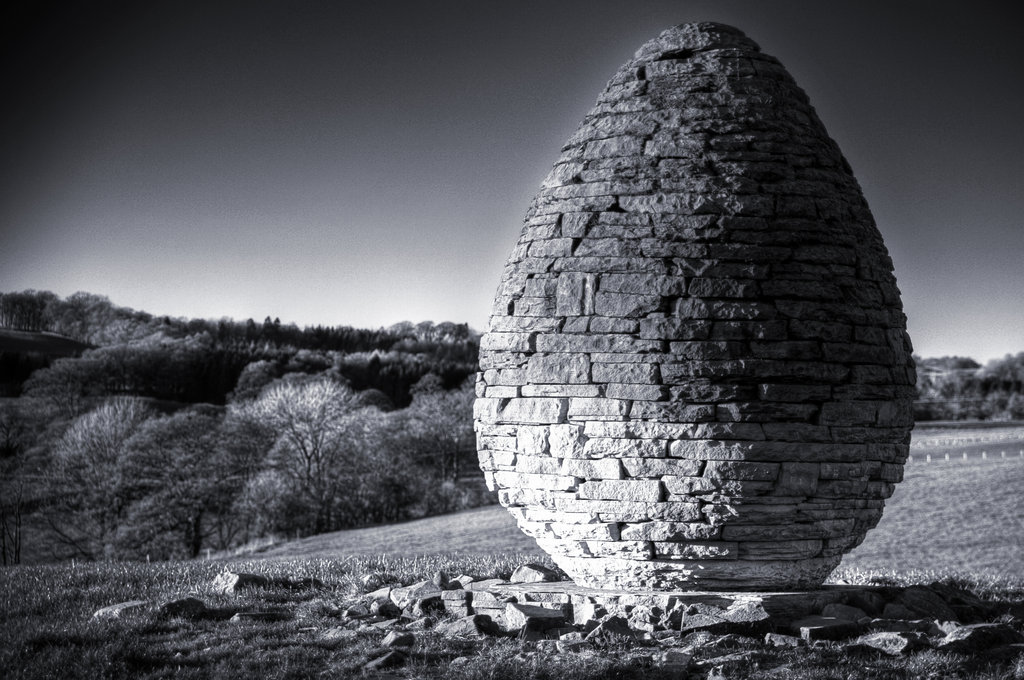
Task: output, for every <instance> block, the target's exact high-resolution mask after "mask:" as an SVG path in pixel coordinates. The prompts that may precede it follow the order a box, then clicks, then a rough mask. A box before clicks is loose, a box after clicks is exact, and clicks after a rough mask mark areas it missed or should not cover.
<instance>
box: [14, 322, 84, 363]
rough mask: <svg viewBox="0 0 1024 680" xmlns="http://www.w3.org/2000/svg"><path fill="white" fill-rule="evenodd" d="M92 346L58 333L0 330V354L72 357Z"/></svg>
mask: <svg viewBox="0 0 1024 680" xmlns="http://www.w3.org/2000/svg"><path fill="white" fill-rule="evenodd" d="M91 347H92V345H88V344H86V343H84V342H79V341H78V340H75V339H74V338H69V337H67V336H64V335H60V334H58V333H48V332H42V333H36V332H32V331H16V330H13V329H10V328H0V353H4V352H12V353H13V352H16V353H18V354H39V355H42V356H46V357H73V356H77V355H79V354H81V353H82V352H84V351H85V350H87V349H90V348H91Z"/></svg>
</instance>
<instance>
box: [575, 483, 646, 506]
mask: <svg viewBox="0 0 1024 680" xmlns="http://www.w3.org/2000/svg"><path fill="white" fill-rule="evenodd" d="M661 493H662V491H661V482H657V481H648V480H636V479H625V480H607V481H603V482H583V483H582V484H580V485H579V497H580V498H593V499H597V500H620V501H645V502H648V503H656V502H658V501H660V500H661Z"/></svg>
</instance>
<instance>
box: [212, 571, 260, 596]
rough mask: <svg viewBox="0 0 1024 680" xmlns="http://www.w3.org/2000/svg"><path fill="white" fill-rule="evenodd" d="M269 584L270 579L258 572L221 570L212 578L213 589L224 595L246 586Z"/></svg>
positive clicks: (257, 586) (231, 593)
mask: <svg viewBox="0 0 1024 680" xmlns="http://www.w3.org/2000/svg"><path fill="white" fill-rule="evenodd" d="M269 585H270V579H269V578H267V577H266V576H261V575H259V574H243V573H236V572H233V571H223V572H221V573H220V574H218V575H217V577H216V578H215V579H213V589H214V591H216V592H218V593H224V594H225V595H234V594H235V593H237V592H238V591H239V590H244V589H246V588H264V587H266V586H269Z"/></svg>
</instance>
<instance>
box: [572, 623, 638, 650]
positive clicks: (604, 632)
mask: <svg viewBox="0 0 1024 680" xmlns="http://www.w3.org/2000/svg"><path fill="white" fill-rule="evenodd" d="M638 637H639V636H638V635H637V634H636V631H634V630H632V629H631V628H630V627H629V623H628V622H627V621H626V619H624V618H622V617H621V616H606V617H605V618H603V619H602V620H601V622H600V623H598V624H597V627H596V628H594V630H592V631H590V632H589V633H588V634H587V637H586V638H585V639H586V641H587V642H589V643H591V644H594V645H597V646H605V645H615V644H622V643H626V642H634V641H636V640H637V639H638Z"/></svg>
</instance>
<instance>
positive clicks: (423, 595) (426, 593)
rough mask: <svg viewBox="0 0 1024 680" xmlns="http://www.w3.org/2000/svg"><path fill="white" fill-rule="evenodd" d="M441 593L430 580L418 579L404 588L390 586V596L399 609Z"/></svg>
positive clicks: (438, 596)
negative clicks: (418, 580) (417, 581)
mask: <svg viewBox="0 0 1024 680" xmlns="http://www.w3.org/2000/svg"><path fill="white" fill-rule="evenodd" d="M441 593H442V590H441V589H440V588H438V587H437V586H436V585H434V584H433V583H431V582H430V581H420V582H419V583H414V584H412V585H411V586H405V587H404V588H392V589H391V593H390V598H391V601H392V602H394V603H395V605H397V606H398V608H399V609H405V608H406V607H408V606H409V605H412V604H414V603H415V602H416V601H417V600H424V599H427V598H431V597H436V598H440V597H441Z"/></svg>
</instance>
